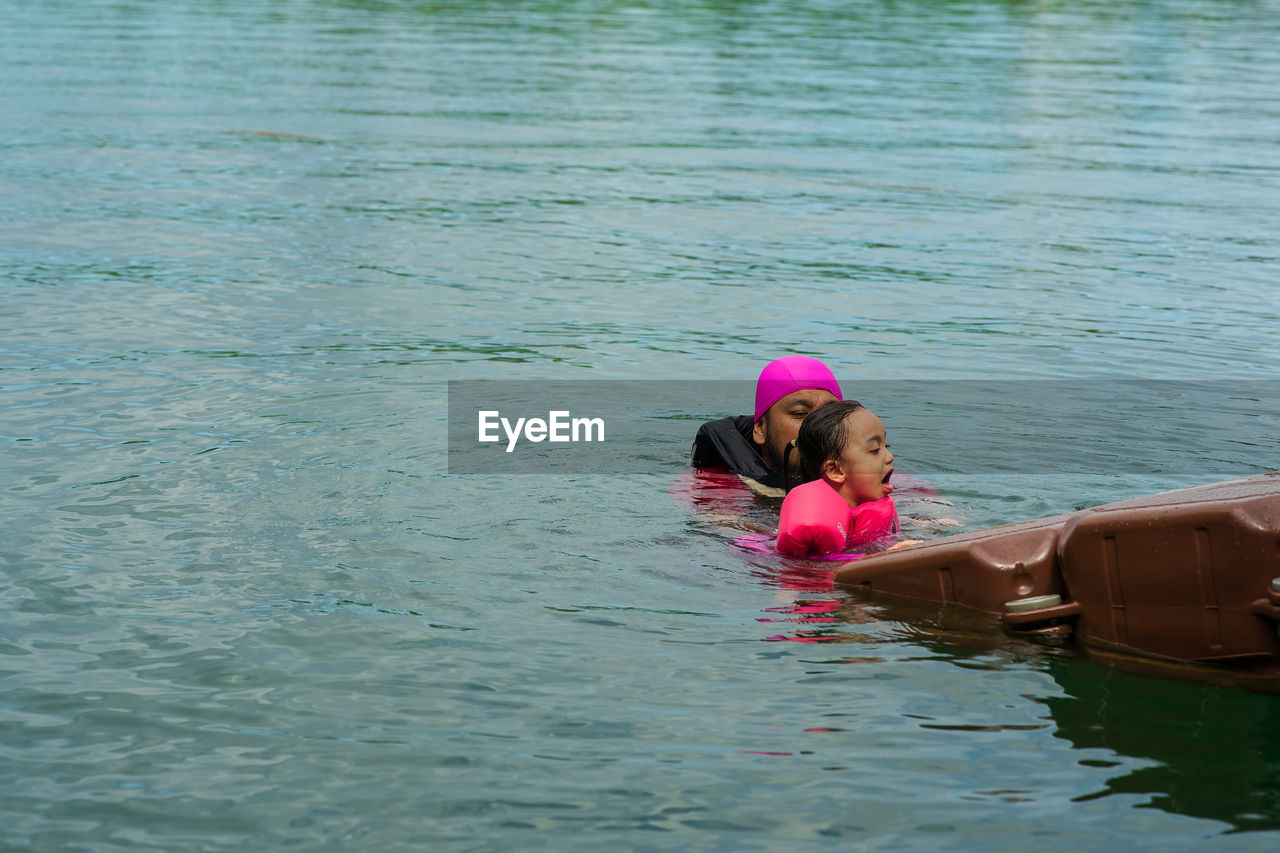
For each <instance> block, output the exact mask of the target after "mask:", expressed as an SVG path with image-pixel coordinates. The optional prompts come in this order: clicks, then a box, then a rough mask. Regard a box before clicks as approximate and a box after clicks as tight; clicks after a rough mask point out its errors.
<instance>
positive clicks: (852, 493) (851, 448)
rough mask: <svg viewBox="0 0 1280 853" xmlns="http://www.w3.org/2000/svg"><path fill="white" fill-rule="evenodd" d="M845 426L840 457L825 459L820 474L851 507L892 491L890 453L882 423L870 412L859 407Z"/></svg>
mask: <svg viewBox="0 0 1280 853" xmlns="http://www.w3.org/2000/svg"><path fill="white" fill-rule="evenodd" d="M844 428H845V430H846V433H847V434H846V436H845V447H844V453H842V454H841V456H840V458H839V459H831V460H828V462H827V464H826V466H825V470H824V471H823V474H824V476H825V477H826V479H828V480H829V481H830V482H831V483H832V485H833V486H835V488H836V491H838V492H839V493H840V495H841V496H842V497H843V498H844V499H845V500H846V501H849V503H851V504H853V505H854V506H857V505H858V504H862V503H866V502H867V501H878V500H880V498H882V497H884V496H885V495H887V494H889V492H891V491H893V486H891V485H889V478H890V476H892V475H893V454H892V453H890V452H889V444H888V442H886V441H885V430H884V424H883V423H881V422H880V419H879V418H877V417H876V416H875V415H873V414H871V412H868V411H867V410H866V409H859V410H858V411H856V412H854V413H853V414H851V415H849V416H848V417H847V418H845V420H844Z"/></svg>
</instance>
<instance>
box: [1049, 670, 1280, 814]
mask: <svg viewBox="0 0 1280 853" xmlns="http://www.w3.org/2000/svg"><path fill="white" fill-rule="evenodd" d="M1049 672H1050V673H1051V674H1052V675H1053V677H1054V679H1055V680H1056V681H1057V682H1058V684H1059V685H1061V686H1062V688H1063V690H1064V691H1066V693H1065V695H1063V696H1056V697H1047V698H1045V699H1044V700H1043V701H1044V704H1045V705H1047V706H1048V707H1049V709H1050V711H1051V712H1052V714H1053V719H1054V721H1055V722H1056V723H1057V725H1058V729H1057V733H1056V734H1057V736H1058V737H1061V738H1063V739H1064V740H1068V741H1070V742H1071V743H1072V745H1073V746H1075V748H1076V749H1082V750H1088V749H1106V750H1111V751H1113V752H1116V753H1119V754H1120V755H1124V756H1131V757H1133V758H1147V759H1151V760H1153V761H1155V762H1158V763H1156V764H1153V765H1151V766H1147V767H1143V768H1141V769H1139V770H1134V771H1133V772H1131V773H1128V774H1126V775H1124V776H1117V777H1115V778H1112V779H1109V780H1108V781H1107V783H1106V787H1105V788H1104V789H1102V790H1100V791H1098V792H1096V793H1094V794H1091V795H1088V796H1087V797H1084V798H1082V799H1096V798H1098V797H1105V796H1109V795H1111V794H1148V795H1150V796H1151V801H1150V806H1151V807H1154V808H1158V809H1162V810H1164V811H1167V812H1171V813H1174V814H1182V815H1189V816H1191V817H1199V818H1210V819H1213V820H1220V821H1224V822H1226V823H1229V824H1230V825H1231V826H1232V827H1233V828H1234V829H1236V830H1261V829H1276V828H1280V739H1277V738H1276V736H1275V732H1276V726H1277V725H1280V700H1278V699H1277V698H1276V697H1273V696H1262V695H1257V694H1252V693H1247V692H1244V691H1241V690H1231V689H1227V688H1221V687H1206V686H1201V685H1195V684H1187V683H1183V682H1176V681H1163V680H1157V679H1150V678H1139V677H1135V676H1131V675H1126V674H1124V673H1119V672H1114V671H1110V670H1106V669H1103V668H1101V667H1099V666H1096V665H1093V664H1090V663H1085V662H1081V661H1063V660H1051V661H1049ZM1088 761H1090V760H1088V759H1086V760H1082V761H1081V763H1082V764H1084V763H1088Z"/></svg>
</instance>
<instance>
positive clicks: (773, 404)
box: [691, 355, 843, 497]
mask: <svg viewBox="0 0 1280 853" xmlns="http://www.w3.org/2000/svg"><path fill="white" fill-rule="evenodd" d="M841 399H843V398H842V397H841V395H840V383H838V382H836V378H835V376H834V375H832V373H831V370H830V369H829V368H828V367H827V366H826V365H825V364H823V363H822V362H820V361H818V360H817V359H816V358H809V357H808V356H805V355H789V356H786V357H785V358H779V359H775V360H773V361H771V362H769V363H768V364H767V365H765V368H764V370H762V371H760V379H759V380H758V381H757V382H756V410H755V417H754V418H751V417H748V416H746V415H738V416H737V417H729V418H721V419H720V420H718V421H708V422H707V423H705V424H703V425H702V427H701V428H700V429H699V430H698V435H697V437H696V438H694V440H693V455H692V460H691V461H692V462H693V466H694V467H695V468H728V469H729V470H730V471H732V472H733V473H735V474H737V475H738V476H739V477H741V478H742V479H743V480H744V481H745V482H746V483H747V485H748V486H750V487H751V488H753V489H755V490H756V491H758V492H760V493H762V494H766V495H775V496H778V497H781V496H782V494H783V492H784V487H785V484H784V483H783V481H782V470H783V465H784V460H785V459H786V454H787V453H788V452H790V450H791V448H790V444H791V441H792V440H793V439H794V438H795V437H796V434H797V433H798V432H799V431H800V422H801V421H803V420H804V419H805V416H806V415H808V414H809V413H810V412H812V411H813V410H814V409H817V408H820V407H821V406H825V405H826V404H827V403H832V402H835V401H837V400H841Z"/></svg>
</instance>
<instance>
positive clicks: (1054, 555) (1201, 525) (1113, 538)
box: [835, 471, 1280, 691]
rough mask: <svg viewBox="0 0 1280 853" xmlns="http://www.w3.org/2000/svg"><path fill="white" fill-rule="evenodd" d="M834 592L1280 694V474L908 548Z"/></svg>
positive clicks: (851, 571)
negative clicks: (877, 596) (935, 609)
mask: <svg viewBox="0 0 1280 853" xmlns="http://www.w3.org/2000/svg"><path fill="white" fill-rule="evenodd" d="M835 582H836V584H837V585H840V586H844V587H852V588H861V589H870V590H875V591H877V592H884V593H891V594H896V595H905V596H910V597H912V598H917V599H924V600H928V601H937V602H941V603H945V604H954V605H961V606H964V607H971V608H975V609H977V610H982V611H986V612H988V613H993V614H997V615H998V616H999V619H1000V620H1001V622H1002V623H1003V624H1004V626H1005V627H1006V628H1008V629H1009V630H1010V631H1013V632H1015V633H1018V634H1023V635H1032V636H1036V637H1041V638H1047V639H1055V640H1061V639H1065V638H1067V637H1072V636H1074V637H1075V638H1076V639H1077V640H1078V641H1080V642H1081V643H1082V644H1083V645H1084V647H1085V648H1086V650H1087V651H1088V652H1089V654H1090V655H1091V656H1094V657H1096V658H1098V659H1100V660H1101V661H1102V662H1104V663H1107V664H1109V665H1114V666H1123V667H1124V668H1129V669H1140V670H1148V671H1152V672H1154V673H1155V674H1160V675H1172V676H1175V677H1189V678H1196V679H1197V680H1210V681H1215V680H1216V681H1221V682H1223V683H1230V684H1242V686H1248V687H1252V688H1255V689H1267V690H1275V691H1280V634H1278V632H1277V622H1278V621H1280V471H1278V472H1274V473H1271V474H1261V475H1258V476H1254V477H1247V478H1244V479H1240V480H1230V481H1227V482H1222V483H1212V484H1210V485H1206V486H1197V487H1195V488H1190V489H1179V490H1177V491H1172V492H1164V493H1162V494H1158V495H1150V496H1147V497H1141V498H1133V499H1131V500H1125V501H1119V502H1117V503H1112V504H1106V505H1104V506H1100V507H1095V508H1093V509H1087V510H1083V511H1081V512H1077V513H1073V514H1071V515H1059V516H1054V517H1051V518H1042V519H1038V520H1035V521H1025V522H1021V523H1018V524H1008V525H1004V526H1001V527H992V528H988V529H985V530H977V531H973V532H970V533H963V534H958V535H956V536H952V537H948V538H946V539H941V540H937V541H933V542H927V543H924V544H921V545H911V546H907V547H904V548H901V549H898V550H896V551H890V552H887V553H883V554H877V555H874V556H870V557H864V558H863V559H861V560H858V561H857V562H855V563H850V564H849V565H847V566H844V567H842V568H841V569H840V570H839V571H838V572H837V573H836V577H835ZM1186 662H1190V663H1193V664H1210V665H1211V666H1210V667H1208V668H1206V667H1203V666H1190V667H1189V666H1186V665H1185V663H1186ZM1218 676H1220V677H1218Z"/></svg>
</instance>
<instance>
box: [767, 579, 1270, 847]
mask: <svg viewBox="0 0 1280 853" xmlns="http://www.w3.org/2000/svg"><path fill="white" fill-rule="evenodd" d="M786 577H787V578H790V579H791V580H794V579H795V578H796V577H797V575H795V574H793V573H792V574H788V575H786ZM819 580H820V579H819ZM772 584H776V585H778V586H781V587H783V591H782V592H780V597H785V598H786V600H785V601H784V602H782V603H780V604H779V605H778V606H776V607H771V608H769V609H768V610H767V611H766V612H765V613H764V614H763V615H762V617H761V621H764V622H778V623H781V624H785V625H786V626H787V628H788V630H786V631H785V632H783V633H778V634H774V635H772V636H769V637H767V638H765V639H767V640H770V641H775V642H777V641H789V642H804V643H847V644H851V645H859V646H864V647H866V646H880V647H883V646H884V645H885V644H894V645H898V646H900V645H906V644H909V645H911V646H914V647H916V649H918V650H919V652H920V653H921V654H923V655H925V656H930V657H933V658H935V659H945V660H948V661H950V662H952V663H954V664H956V665H957V666H964V667H971V668H974V669H978V670H988V671H990V670H995V669H997V668H999V667H1001V666H1002V665H1004V663H1006V662H1009V661H1015V662H1017V661H1021V662H1027V661H1032V662H1034V665H1035V666H1036V667H1037V668H1041V667H1043V668H1044V669H1046V670H1047V672H1048V673H1049V674H1050V675H1051V676H1052V677H1053V679H1054V680H1055V681H1056V682H1057V683H1058V685H1059V686H1060V687H1061V688H1062V690H1063V694H1062V695H1053V696H1045V697H1042V698H1040V699H1038V700H1037V701H1039V702H1041V703H1042V704H1043V705H1045V706H1046V707H1047V708H1048V709H1049V711H1050V715H1051V719H1052V723H1053V726H1054V736H1055V737H1058V738H1061V739H1063V740H1066V741H1068V742H1070V743H1071V744H1072V745H1073V747H1074V748H1075V749H1077V750H1084V751H1087V752H1090V753H1091V754H1089V755H1088V756H1087V757H1081V758H1080V759H1079V761H1078V763H1079V764H1080V765H1081V766H1083V767H1090V768H1101V769H1105V768H1110V767H1119V768H1124V769H1125V770H1128V771H1129V772H1125V773H1124V774H1123V775H1118V776H1114V777H1112V778H1110V779H1108V780H1107V781H1106V783H1105V786H1104V787H1103V788H1102V789H1101V790H1097V791H1094V792H1090V793H1085V794H1083V795H1080V796H1077V797H1076V798H1075V801H1076V802H1087V801H1091V800H1096V799H1099V798H1103V797H1107V796H1110V795H1113V794H1138V795H1147V796H1149V797H1150V799H1149V802H1148V803H1147V804H1146V806H1145V807H1149V808H1157V809H1161V810H1163V811H1166V812H1169V813H1171V814H1179V815H1186V816H1189V817H1195V818H1203V819H1209V820H1218V821H1222V822H1224V823H1227V824H1229V825H1230V826H1231V828H1232V830H1234V831H1251V830H1252V831H1256V830H1274V829H1280V739H1277V738H1276V737H1275V731H1276V727H1277V726H1280V697H1275V696H1270V695H1261V694H1257V693H1250V692H1247V691H1244V690H1237V689H1231V688H1224V687H1216V686H1206V685H1201V684H1192V683H1186V682H1182V681H1171V680H1165V679H1158V678H1147V677H1141V676H1136V675H1130V674H1128V673H1125V672H1120V671H1116V670H1111V669H1107V668H1105V667H1103V666H1101V665H1100V664H1098V663H1095V662H1093V661H1090V660H1087V659H1085V656H1084V654H1083V653H1082V652H1081V651H1080V650H1079V649H1076V648H1073V647H1071V646H1067V647H1062V648H1059V647H1047V646H1040V645H1038V644H1035V643H1032V642H1029V641H1027V640H1024V639H1022V638H1018V637H1011V636H1009V635H1007V634H1005V633H1004V632H1003V631H1002V630H1001V629H1000V627H999V625H998V623H997V622H996V620H995V618H994V617H992V616H990V615H987V614H980V613H976V612H972V611H966V610H964V609H963V608H955V607H944V606H940V605H936V604H929V603H924V602H913V601H906V600H898V599H894V598H891V597H888V596H884V595H878V596H871V595H866V594H860V593H857V592H850V593H849V594H847V595H842V594H840V593H832V592H825V593H823V592H822V591H821V589H820V587H813V588H811V589H810V590H809V591H808V592H805V591H802V590H797V589H796V587H795V586H793V585H792V584H791V583H788V582H786V580H785V579H784V577H783V576H782V575H775V577H774V578H773V581H772ZM788 587H789V589H788ZM828 589H829V588H828ZM992 652H997V653H998V654H997V655H995V656H992V655H991V653H992ZM919 656H920V655H910V656H907V657H901V656H899V657H898V658H897V659H898V660H899V661H906V660H913V659H917V658H918V657H919ZM884 660H885V658H884V657H882V656H877V655H868V654H858V653H855V654H852V655H849V656H845V657H842V658H840V659H839V660H838V661H831V662H839V663H847V664H863V663H870V664H877V663H883V662H884ZM921 725H922V727H924V728H931V729H945V730H951V731H970V732H974V731H988V730H990V731H994V730H997V729H1000V730H1006V731H1007V730H1023V729H1025V730H1027V731H1032V730H1037V729H1041V728H1044V726H1043V725H1041V724H1038V723H1033V722H1028V723H1027V724H1026V725H1021V726H1019V725H1009V724H1001V725H992V726H986V725H982V724H963V725H950V724H936V723H922V724H921ZM1098 751H1106V752H1109V753H1111V754H1112V755H1113V756H1115V759H1116V760H1111V759H1110V758H1108V757H1107V756H1105V755H1099V754H1098ZM1124 759H1138V761H1137V762H1134V761H1125V760H1124ZM1148 762H1150V763H1148ZM1135 765H1137V769H1132V768H1133V767H1134V766H1135Z"/></svg>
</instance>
